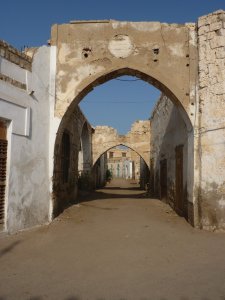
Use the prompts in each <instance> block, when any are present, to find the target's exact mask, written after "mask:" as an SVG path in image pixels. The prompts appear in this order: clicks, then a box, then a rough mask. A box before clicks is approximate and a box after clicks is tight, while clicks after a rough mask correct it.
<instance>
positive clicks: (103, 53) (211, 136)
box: [0, 10, 225, 232]
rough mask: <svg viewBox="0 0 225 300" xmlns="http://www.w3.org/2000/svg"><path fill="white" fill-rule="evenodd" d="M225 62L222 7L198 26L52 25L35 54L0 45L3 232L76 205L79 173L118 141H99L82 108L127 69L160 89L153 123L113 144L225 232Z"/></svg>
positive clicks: (204, 223) (187, 210) (198, 219)
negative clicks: (97, 88)
mask: <svg viewBox="0 0 225 300" xmlns="http://www.w3.org/2000/svg"><path fill="white" fill-rule="evenodd" d="M224 66H225V12H224V11H222V10H221V11H217V12H214V13H212V14H209V15H207V16H203V17H200V18H199V19H198V21H197V23H191V24H190V23H187V24H166V23H159V22H119V21H114V20H109V21H72V22H70V23H69V24H62V25H54V26H53V27H52V31H51V37H50V41H49V45H47V46H42V47H39V48H37V49H30V50H29V51H27V53H26V54H24V53H20V52H19V51H17V50H16V49H14V48H13V47H11V46H9V45H8V44H6V43H5V42H0V172H1V173H0V220H1V223H3V225H2V229H3V230H5V231H7V232H15V231H18V230H20V229H24V228H27V227H32V226H35V225H39V224H44V223H46V222H49V221H51V220H52V218H53V217H54V216H55V215H57V214H58V213H59V212H60V211H61V210H62V209H63V207H64V206H65V205H66V203H67V202H68V201H69V202H73V201H74V199H75V198H76V195H77V189H78V188H77V187H78V177H79V174H80V173H84V172H93V168H97V165H96V164H98V163H97V161H98V159H99V158H100V157H101V155H102V154H103V153H105V152H106V151H107V150H109V149H110V148H111V147H112V146H113V145H109V144H108V145H107V141H105V143H102V144H100V143H98V145H101V147H98V145H96V141H99V140H100V138H101V137H100V136H99V131H98V129H95V130H93V128H92V127H91V125H90V124H89V123H88V121H87V120H86V118H85V117H84V116H83V114H82V112H81V111H80V110H79V108H78V104H79V102H80V101H82V99H83V98H84V96H85V95H86V94H87V93H89V92H90V91H91V90H92V89H93V88H94V87H95V86H97V85H100V84H102V83H104V82H106V81H108V80H110V79H113V78H116V77H118V76H121V75H133V76H136V77H138V78H140V79H142V80H145V81H146V82H148V83H150V84H152V85H153V86H155V87H156V88H158V89H159V90H161V91H162V93H163V96H162V98H161V100H160V101H159V102H158V104H157V107H156V109H155V111H154V113H153V116H152V118H151V120H150V122H147V121H145V122H147V123H148V125H147V123H146V124H141V126H140V127H138V128H137V129H135V128H132V129H131V132H130V135H129V134H128V135H126V136H123V137H120V136H117V135H116V133H115V132H114V131H113V130H112V132H111V133H110V134H112V136H113V138H114V141H115V142H116V143H117V144H116V145H118V144H124V145H125V146H128V147H130V148H131V149H134V150H135V151H136V152H137V153H138V154H139V155H140V156H141V157H142V158H143V160H144V161H145V163H146V165H147V166H148V168H149V169H150V190H151V191H152V193H154V195H156V196H158V197H161V198H162V199H166V201H168V202H169V203H170V204H171V205H172V206H173V207H174V209H175V210H176V211H177V212H178V213H180V214H182V215H184V216H185V217H186V218H187V220H188V221H189V222H190V223H191V224H193V226H196V227H200V228H204V229H224V228H225V155H224V144H225V113H224V111H225V72H224V69H225V68H224ZM177 122H178V123H179V126H176V124H177ZM139 125H140V124H139ZM139 125H138V126H139ZM142 125H143V126H142ZM135 126H136V125H135ZM140 131H141V132H142V133H140ZM103 133H104V132H103ZM102 138H103V137H102ZM126 143H127V144H126ZM131 144H132V145H131ZM116 145H115V144H114V146H116ZM107 147H108V148H107ZM98 167H99V168H100V165H98ZM96 180H97V179H96ZM98 180H100V179H99V178H98Z"/></svg>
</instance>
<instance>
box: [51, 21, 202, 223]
mask: <svg viewBox="0 0 225 300" xmlns="http://www.w3.org/2000/svg"><path fill="white" fill-rule="evenodd" d="M119 23H120V22H116V24H117V25H115V24H114V23H113V22H108V23H107V25H106V24H105V23H104V24H105V25H102V24H99V23H98V24H97V25H96V24H95V26H93V25H90V24H88V25H87V24H86V23H82V24H71V25H70V26H69V27H68V26H67V25H60V26H58V25H56V26H54V27H53V30H52V41H51V44H52V45H53V46H56V47H57V50H58V52H57V57H56V62H57V74H56V85H57V89H56V103H55V117H56V118H57V119H58V120H60V119H61V122H60V124H59V128H58V132H62V131H63V126H64V125H63V124H64V123H67V121H68V120H70V118H71V114H73V112H74V110H76V107H77V105H78V103H79V102H80V101H82V99H83V98H84V97H85V95H87V94H88V93H89V92H90V91H92V90H93V88H94V87H96V86H97V85H100V84H103V83H105V82H107V81H109V80H111V79H113V78H116V77H119V76H121V75H130V76H136V77H138V78H140V79H142V80H144V81H146V82H148V83H150V84H152V85H153V86H155V87H156V88H158V89H159V90H161V91H162V92H163V93H164V94H166V95H167V96H168V97H169V98H170V99H171V100H172V102H173V103H174V104H175V105H176V106H177V107H178V108H179V111H180V112H181V114H182V116H183V119H184V121H185V124H186V126H187V129H188V156H189V157H190V160H189V161H190V163H189V164H188V170H187V173H188V176H187V178H188V184H187V185H188V187H187V189H188V201H189V202H190V203H192V205H191V209H190V214H191V215H192V217H191V218H192V219H193V215H195V216H197V215H198V213H197V209H198V206H197V202H196V199H197V197H196V195H195V194H194V193H193V190H194V164H195V165H196V162H195V160H196V155H195V152H194V149H195V148H196V146H195V143H196V144H197V141H195V139H194V135H193V126H195V125H196V123H195V121H196V114H195V113H196V111H197V110H196V106H195V104H196V102H195V101H196V99H195V97H196V95H195V86H196V82H195V81H196V78H197V77H196V74H197V73H196V71H197V63H196V42H195V32H194V30H193V27H192V26H186V25H184V26H180V25H173V26H169V25H165V24H160V23H147V24H146V23H144V24H145V25H146V26H147V28H148V29H147V30H146V29H144V30H143V28H144V27H145V26H144V27H143V24H142V25H141V24H134V23H131V24H129V23H126V24H127V25H126V26H125V31H124V33H123V34H122V33H121V32H122V31H123V30H122V28H123V27H124V24H122V25H121V24H119ZM122 23H123V22H122ZM113 24H114V25H113ZM92 26H93V27H92ZM98 26H100V27H99V30H100V29H101V30H102V29H103V28H102V26H103V27H104V26H106V27H107V26H109V27H110V26H111V27H113V29H112V28H111V27H110V28H111V29H112V30H109V32H110V34H109V35H107V34H106V36H105V37H104V38H103V37H102V35H101V41H102V43H103V46H102V48H104V49H105V51H103V52H102V49H101V50H100V49H99V43H100V42H99V39H100V36H99V35H98V34H99V32H97V33H96V32H95V31H96V28H98ZM87 28H88V32H89V33H90V32H92V34H95V33H96V36H95V38H94V39H93V43H92V46H88V43H90V39H89V38H87V37H88V36H89V33H88V32H87ZM115 28H117V29H119V32H117V30H114V29H115ZM77 30H78V31H77ZM79 30H80V31H79ZM92 30H93V31H92ZM101 30H100V31H101ZM75 32H76V33H77V35H75V34H74V33H75ZM80 32H83V36H82V38H81V39H79V36H80ZM104 32H106V33H107V32H108V30H107V29H106V28H105V27H104ZM126 32H127V33H126ZM128 32H129V34H128ZM71 33H73V34H74V35H73V36H76V38H77V39H76V40H74V38H70V37H69V36H71ZM140 35H141V36H142V38H140ZM104 39H105V40H104ZM149 41H150V42H149ZM120 42H121V43H120ZM85 45H86V46H85ZM129 45H130V46H129ZM75 46H76V47H75ZM129 47H131V48H129ZM106 48H107V49H106ZM129 49H130V50H129ZM98 50H99V51H98ZM120 144H121V142H120ZM122 144H123V143H122ZM101 153H103V151H101ZM149 153H150V152H149ZM97 157H99V155H96V158H97ZM95 161H96V159H95V158H94V162H95ZM145 161H146V162H147V161H148V166H149V164H150V157H149V160H148V159H147V158H146V159H145ZM194 223H195V220H194Z"/></svg>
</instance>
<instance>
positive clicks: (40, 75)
mask: <svg viewBox="0 0 225 300" xmlns="http://www.w3.org/2000/svg"><path fill="white" fill-rule="evenodd" d="M49 62H50V48H49V47H41V48H39V49H38V51H37V52H36V54H35V56H34V60H33V65H32V73H31V72H29V71H26V70H24V69H21V68H19V67H18V66H17V65H14V64H12V63H11V62H8V61H6V60H3V59H1V72H2V73H4V74H5V75H7V76H10V77H12V78H13V79H16V80H18V81H20V82H24V83H26V80H28V86H29V88H30V89H32V90H33V91H34V94H33V95H32V96H30V95H29V91H25V90H22V89H19V88H17V87H14V86H13V85H11V84H9V83H6V82H4V81H0V117H1V118H5V119H7V120H8V122H9V124H10V130H9V131H8V140H9V148H8V185H7V199H6V223H5V230H6V231H8V232H15V231H18V230H20V229H24V228H26V227H32V226H35V225H39V224H43V223H45V222H47V221H48V220H49V218H48V214H49V199H50V193H49V172H48V155H49Z"/></svg>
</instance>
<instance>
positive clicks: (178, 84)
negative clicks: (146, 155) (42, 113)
mask: <svg viewBox="0 0 225 300" xmlns="http://www.w3.org/2000/svg"><path fill="white" fill-rule="evenodd" d="M51 45H52V46H53V47H56V48H57V54H56V55H57V57H56V60H57V62H56V64H57V75H56V106H55V115H56V116H58V117H62V116H63V115H64V113H65V112H66V110H67V108H68V107H69V105H70V104H71V103H72V101H73V100H74V99H75V101H74V103H73V104H74V105H75V104H77V103H79V101H81V100H82V98H83V97H84V96H85V94H87V93H88V92H90V91H91V89H92V88H93V87H94V86H96V85H98V84H101V83H103V82H105V81H107V80H109V79H112V78H115V77H117V76H120V75H123V74H127V75H134V76H138V77H140V78H142V79H143V80H146V81H148V82H149V83H151V84H153V85H154V86H156V87H158V88H159V89H161V90H162V91H164V92H165V93H167V94H169V96H170V97H171V98H173V99H174V101H176V102H177V103H180V104H181V106H183V108H184V109H185V110H186V111H187V114H188V115H189V117H190V119H191V120H194V115H193V111H194V109H193V106H192V105H191V102H193V99H194V97H195V84H196V83H195V79H196V68H195V66H196V65H197V62H196V59H197V56H196V54H197V52H196V49H197V48H196V36H195V24H186V25H178V24H166V23H159V22H118V21H113V20H110V21H77V22H71V24H62V25H54V26H53V27H52V35H51ZM177 74H179V76H177ZM178 99H179V100H178Z"/></svg>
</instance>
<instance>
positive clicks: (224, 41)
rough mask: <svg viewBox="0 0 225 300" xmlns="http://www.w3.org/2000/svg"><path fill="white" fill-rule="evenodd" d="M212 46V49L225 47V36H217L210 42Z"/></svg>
mask: <svg viewBox="0 0 225 300" xmlns="http://www.w3.org/2000/svg"><path fill="white" fill-rule="evenodd" d="M210 46H211V48H212V49H215V48H219V47H223V46H225V36H215V37H214V38H213V39H212V40H211V41H210Z"/></svg>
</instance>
